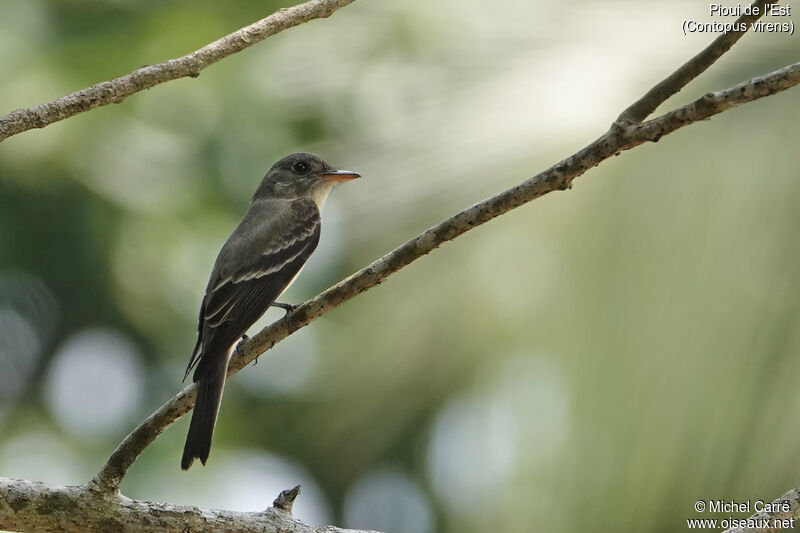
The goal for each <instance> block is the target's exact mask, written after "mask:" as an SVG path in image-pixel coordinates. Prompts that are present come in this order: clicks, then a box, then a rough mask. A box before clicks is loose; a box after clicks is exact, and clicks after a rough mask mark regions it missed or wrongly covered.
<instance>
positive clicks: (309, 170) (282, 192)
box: [253, 153, 360, 209]
mask: <svg viewBox="0 0 800 533" xmlns="http://www.w3.org/2000/svg"><path fill="white" fill-rule="evenodd" d="M359 176H360V174H359V173H357V172H353V171H351V170H337V169H335V168H333V167H332V166H330V165H329V164H328V163H327V162H325V160H324V159H322V158H321V157H319V156H316V155H314V154H306V153H297V154H292V155H287V156H286V157H284V158H283V159H281V160H280V161H278V162H277V163H275V164H274V165H272V168H270V169H269V172H267V175H266V176H264V179H263V180H262V181H261V185H259V187H258V189H257V190H256V192H255V194H254V195H253V200H259V199H265V198H284V199H289V200H294V199H297V198H311V199H313V200H314V201H315V202H316V203H317V206H318V207H319V208H320V209H322V205H323V204H324V203H325V199H326V198H327V197H328V193H329V192H330V191H331V189H332V188H333V186H334V185H336V184H337V183H340V182H343V181H349V180H352V179H355V178H358V177H359Z"/></svg>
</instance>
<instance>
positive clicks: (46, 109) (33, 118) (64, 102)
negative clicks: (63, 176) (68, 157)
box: [0, 0, 355, 142]
mask: <svg viewBox="0 0 800 533" xmlns="http://www.w3.org/2000/svg"><path fill="white" fill-rule="evenodd" d="M354 1H355V0H310V1H309V2H305V3H303V4H299V5H296V6H292V7H289V8H286V9H281V10H279V11H276V12H275V13H273V14H272V15H270V16H268V17H266V18H263V19H261V20H259V21H258V22H255V23H253V24H251V25H249V26H245V27H244V28H241V29H239V30H236V31H235V32H233V33H231V34H228V35H226V36H225V37H222V38H221V39H218V40H216V41H214V42H213V43H211V44H207V45H206V46H204V47H202V48H200V49H199V50H195V51H194V52H192V53H191V54H187V55H185V56H183V57H179V58H176V59H170V60H167V61H164V62H163V63H158V64H157V65H148V66H145V67H142V68H139V69H136V70H134V71H133V72H131V73H130V74H127V75H125V76H122V77H121V78H116V79H113V80H109V81H104V82H102V83H98V84H97V85H92V86H91V87H87V88H86V89H82V90H80V91H78V92H75V93H72V94H68V95H67V96H63V97H61V98H59V99H57V100H53V101H52V102H48V103H46V104H41V105H37V106H33V107H28V108H25V109H17V110H15V111H12V112H11V113H9V114H7V115H4V116H2V117H0V142H2V141H3V140H4V139H7V138H8V137H11V136H12V135H16V134H17V133H22V132H23V131H28V130H30V129H33V128H44V127H45V126H47V125H49V124H52V123H53V122H58V121H59V120H64V119H65V118H69V117H71V116H74V115H77V114H78V113H83V112H84V111H89V110H90V109H94V108H95V107H100V106H104V105H108V104H114V103H119V102H121V101H123V100H124V99H125V98H127V97H129V96H130V95H132V94H134V93H137V92H139V91H143V90H144V89H149V88H150V87H153V86H155V85H158V84H160V83H164V82H167V81H170V80H175V79H178V78H184V77H187V76H188V77H197V76H199V75H200V71H201V70H203V69H204V68H206V67H207V66H209V65H212V64H214V63H216V62H217V61H219V60H220V59H224V58H226V57H228V56H229V55H232V54H235V53H236V52H240V51H242V50H244V49H245V48H249V47H250V46H253V45H254V44H256V43H258V42H260V41H263V40H264V39H266V38H267V37H270V36H272V35H275V34H276V33H279V32H281V31H283V30H286V29H289V28H291V27H294V26H297V25H299V24H302V23H304V22H308V21H309V20H312V19H316V18H322V17H328V16H330V15H331V14H332V13H333V12H334V11H336V10H337V9H339V8H340V7H344V6H346V5H347V4H349V3H351V2H354Z"/></svg>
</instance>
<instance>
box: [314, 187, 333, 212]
mask: <svg viewBox="0 0 800 533" xmlns="http://www.w3.org/2000/svg"><path fill="white" fill-rule="evenodd" d="M334 185H336V182H335V181H329V180H323V181H320V182H319V183H317V184H316V185H315V186H314V188H313V189H312V190H311V199H312V200H314V203H315V204H317V209H319V212H320V213H322V206H324V205H325V200H327V199H328V195H329V194H330V193H331V189H333V186H334Z"/></svg>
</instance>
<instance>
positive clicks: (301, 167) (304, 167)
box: [292, 161, 308, 173]
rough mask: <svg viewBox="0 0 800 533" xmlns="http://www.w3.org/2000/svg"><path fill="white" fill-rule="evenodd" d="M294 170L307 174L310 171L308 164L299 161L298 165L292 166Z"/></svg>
mask: <svg viewBox="0 0 800 533" xmlns="http://www.w3.org/2000/svg"><path fill="white" fill-rule="evenodd" d="M292 170H293V171H295V172H298V173H302V172H305V171H306V170H308V163H306V162H305V161H298V162H297V163H295V164H294V165H292Z"/></svg>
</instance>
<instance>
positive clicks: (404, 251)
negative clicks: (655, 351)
mask: <svg viewBox="0 0 800 533" xmlns="http://www.w3.org/2000/svg"><path fill="white" fill-rule="evenodd" d="M798 83H800V63H796V64H794V65H791V66H788V67H786V68H783V69H780V70H777V71H775V72H772V73H770V74H767V75H766V76H761V77H759V78H754V79H752V80H750V81H748V82H745V83H742V84H740V85H737V86H735V87H731V88H730V89H726V90H724V91H719V92H716V93H708V94H706V95H704V96H703V97H701V98H699V99H698V100H696V101H694V102H692V103H690V104H688V105H685V106H683V107H681V108H679V109H676V110H674V111H671V112H669V113H666V114H665V115H662V116H661V117H658V118H656V119H653V120H650V121H648V122H645V123H643V124H640V125H638V126H630V127H627V128H623V127H621V126H619V125H618V124H614V125H613V126H612V128H611V129H610V130H609V131H608V132H607V133H606V134H604V135H603V136H601V137H600V138H599V139H597V140H596V141H594V142H593V143H591V144H590V145H588V146H586V147H585V148H583V149H582V150H580V151H579V152H577V153H576V154H574V155H572V156H570V157H568V158H566V159H564V160H562V161H560V162H558V163H556V164H555V165H553V166H552V167H550V168H549V169H547V170H545V171H544V172H541V173H539V174H537V175H536V176H534V177H532V178H530V179H528V180H525V181H524V182H522V183H520V184H519V185H517V186H515V187H512V188H510V189H508V190H506V191H503V192H502V193H500V194H498V195H496V196H493V197H491V198H489V199H487V200H484V201H482V202H480V203H477V204H475V205H473V206H472V207H469V208H467V209H465V210H464V211H461V212H460V213H458V214H456V215H454V216H452V217H450V218H448V219H447V220H445V221H444V222H442V223H440V224H438V225H436V226H434V227H432V228H430V229H429V230H427V231H425V232H424V233H422V234H420V235H418V236H416V237H414V238H413V239H411V240H410V241H408V242H406V243H405V244H403V245H402V246H400V247H399V248H397V249H395V250H392V251H391V252H389V253H388V254H386V255H384V256H383V257H381V258H380V259H378V260H376V261H374V262H373V263H372V264H370V265H368V266H366V267H364V268H363V269H361V270H359V271H358V272H356V273H355V274H353V275H351V276H350V277H348V278H347V279H344V280H342V281H341V282H339V283H337V284H336V285H334V286H333V287H331V288H329V289H327V290H326V291H325V292H323V293H321V294H319V295H317V296H315V297H314V298H312V299H310V300H308V301H307V302H305V303H304V304H302V305H301V306H300V307H298V308H297V309H295V310H294V311H293V312H292V313H291V314H289V315H287V316H286V317H285V318H284V319H281V320H278V321H277V322H275V323H273V324H271V325H269V326H267V327H266V328H264V329H263V330H261V331H260V332H259V333H258V334H257V335H255V336H254V337H253V338H251V339H250V340H249V341H248V342H247V343H246V344H245V345H244V346H243V348H242V349H241V351H240V353H239V354H234V356H233V358H232V360H231V363H230V366H229V368H228V374H229V375H232V374H235V373H236V372H238V371H239V370H241V369H242V368H243V367H244V366H246V365H247V364H248V363H250V362H251V361H253V360H254V359H255V358H257V357H258V356H259V355H261V354H263V353H264V352H265V351H267V350H269V349H270V348H272V346H274V345H275V344H276V343H278V342H280V341H281V340H283V339H284V338H286V337H287V336H288V335H290V334H291V333H293V332H294V331H296V330H298V329H300V328H302V327H304V326H306V325H308V324H309V323H310V322H311V321H313V320H315V319H317V318H319V317H320V316H322V315H324V314H325V313H327V312H328V311H330V310H332V309H334V308H336V307H338V306H339V305H341V304H342V303H344V302H346V301H347V300H349V299H350V298H353V297H354V296H356V295H358V294H360V293H362V292H364V291H366V290H367V289H370V288H371V287H374V286H375V285H378V284H380V283H381V282H382V281H383V280H385V279H386V278H387V277H388V276H389V275H390V274H392V273H393V272H396V271H398V270H400V269H401V268H403V267H405V266H407V265H409V264H410V263H412V262H413V261H416V260H417V259H419V258H420V257H422V256H423V255H426V254H428V253H430V252H432V251H433V250H435V249H436V248H438V247H439V246H441V245H442V244H444V243H445V242H447V241H451V240H453V239H455V238H456V237H458V236H459V235H461V234H463V233H465V232H467V231H469V230H471V229H472V228H474V227H476V226H479V225H481V224H483V223H485V222H488V221H489V220H491V219H493V218H495V217H497V216H500V215H502V214H503V213H506V212H508V211H510V210H512V209H514V208H516V207H519V206H521V205H522V204H525V203H527V202H530V201H531V200H534V199H536V198H538V197H540V196H543V195H545V194H547V193H549V192H553V191H557V190H563V189H567V188H569V187H570V185H571V183H572V181H573V180H574V179H575V178H577V177H578V176H580V175H581V174H583V173H584V172H586V171H587V170H589V169H590V168H592V167H594V166H595V165H598V164H599V163H601V162H602V161H604V160H605V159H608V158H609V157H611V156H613V155H615V154H617V153H619V152H621V151H623V150H628V149H630V148H633V147H635V146H638V145H640V144H642V143H645V142H648V141H650V142H655V141H657V140H658V139H660V138H661V137H663V136H664V135H667V134H669V133H672V132H673V131H675V130H677V129H679V128H682V127H684V126H687V125H689V124H693V123H695V122H698V121H702V120H705V119H707V118H709V117H711V116H713V115H715V114H718V113H721V112H722V111H725V110H727V109H730V108H732V107H734V106H737V105H741V104H744V103H747V102H751V101H753V100H757V99H759V98H762V97H764V96H768V95H770V94H774V93H776V92H780V91H783V90H785V89H788V88H790V87H793V86H794V85H797V84H798ZM194 395H195V390H194V385H190V386H188V387H186V388H185V389H184V390H182V391H181V392H180V393H178V394H177V395H176V396H175V397H173V398H172V399H171V400H169V401H168V402H167V403H165V404H164V405H162V406H161V407H160V408H159V410H158V411H156V412H155V413H153V414H152V415H150V417H148V418H147V420H145V421H144V422H143V423H142V424H141V425H140V426H139V427H137V428H136V429H134V430H133V431H132V432H131V433H130V434H129V435H128V436H127V437H126V438H125V440H123V441H122V443H121V444H120V445H119V446H118V447H117V449H116V450H115V451H114V453H113V454H112V455H111V457H110V458H109V460H108V462H107V463H106V464H105V465H104V466H103V468H102V469H101V470H100V472H99V473H98V474H97V476H95V479H94V482H95V483H96V484H98V486H102V487H108V488H116V487H118V486H119V483H120V481H121V480H122V477H123V476H124V475H125V472H126V471H127V469H128V468H129V467H130V466H131V465H132V464H133V462H134V461H135V460H136V458H137V457H138V456H139V454H140V453H141V452H142V451H144V449H145V448H146V447H147V446H148V445H149V444H150V443H151V442H152V441H153V440H154V439H155V438H156V437H157V436H158V435H159V434H160V433H161V432H162V431H163V430H164V429H165V428H166V427H168V426H169V425H170V424H172V423H173V422H174V421H175V420H177V419H178V418H179V417H181V416H182V415H183V414H185V413H186V412H188V411H189V410H190V409H191V408H192V406H193V405H194Z"/></svg>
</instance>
